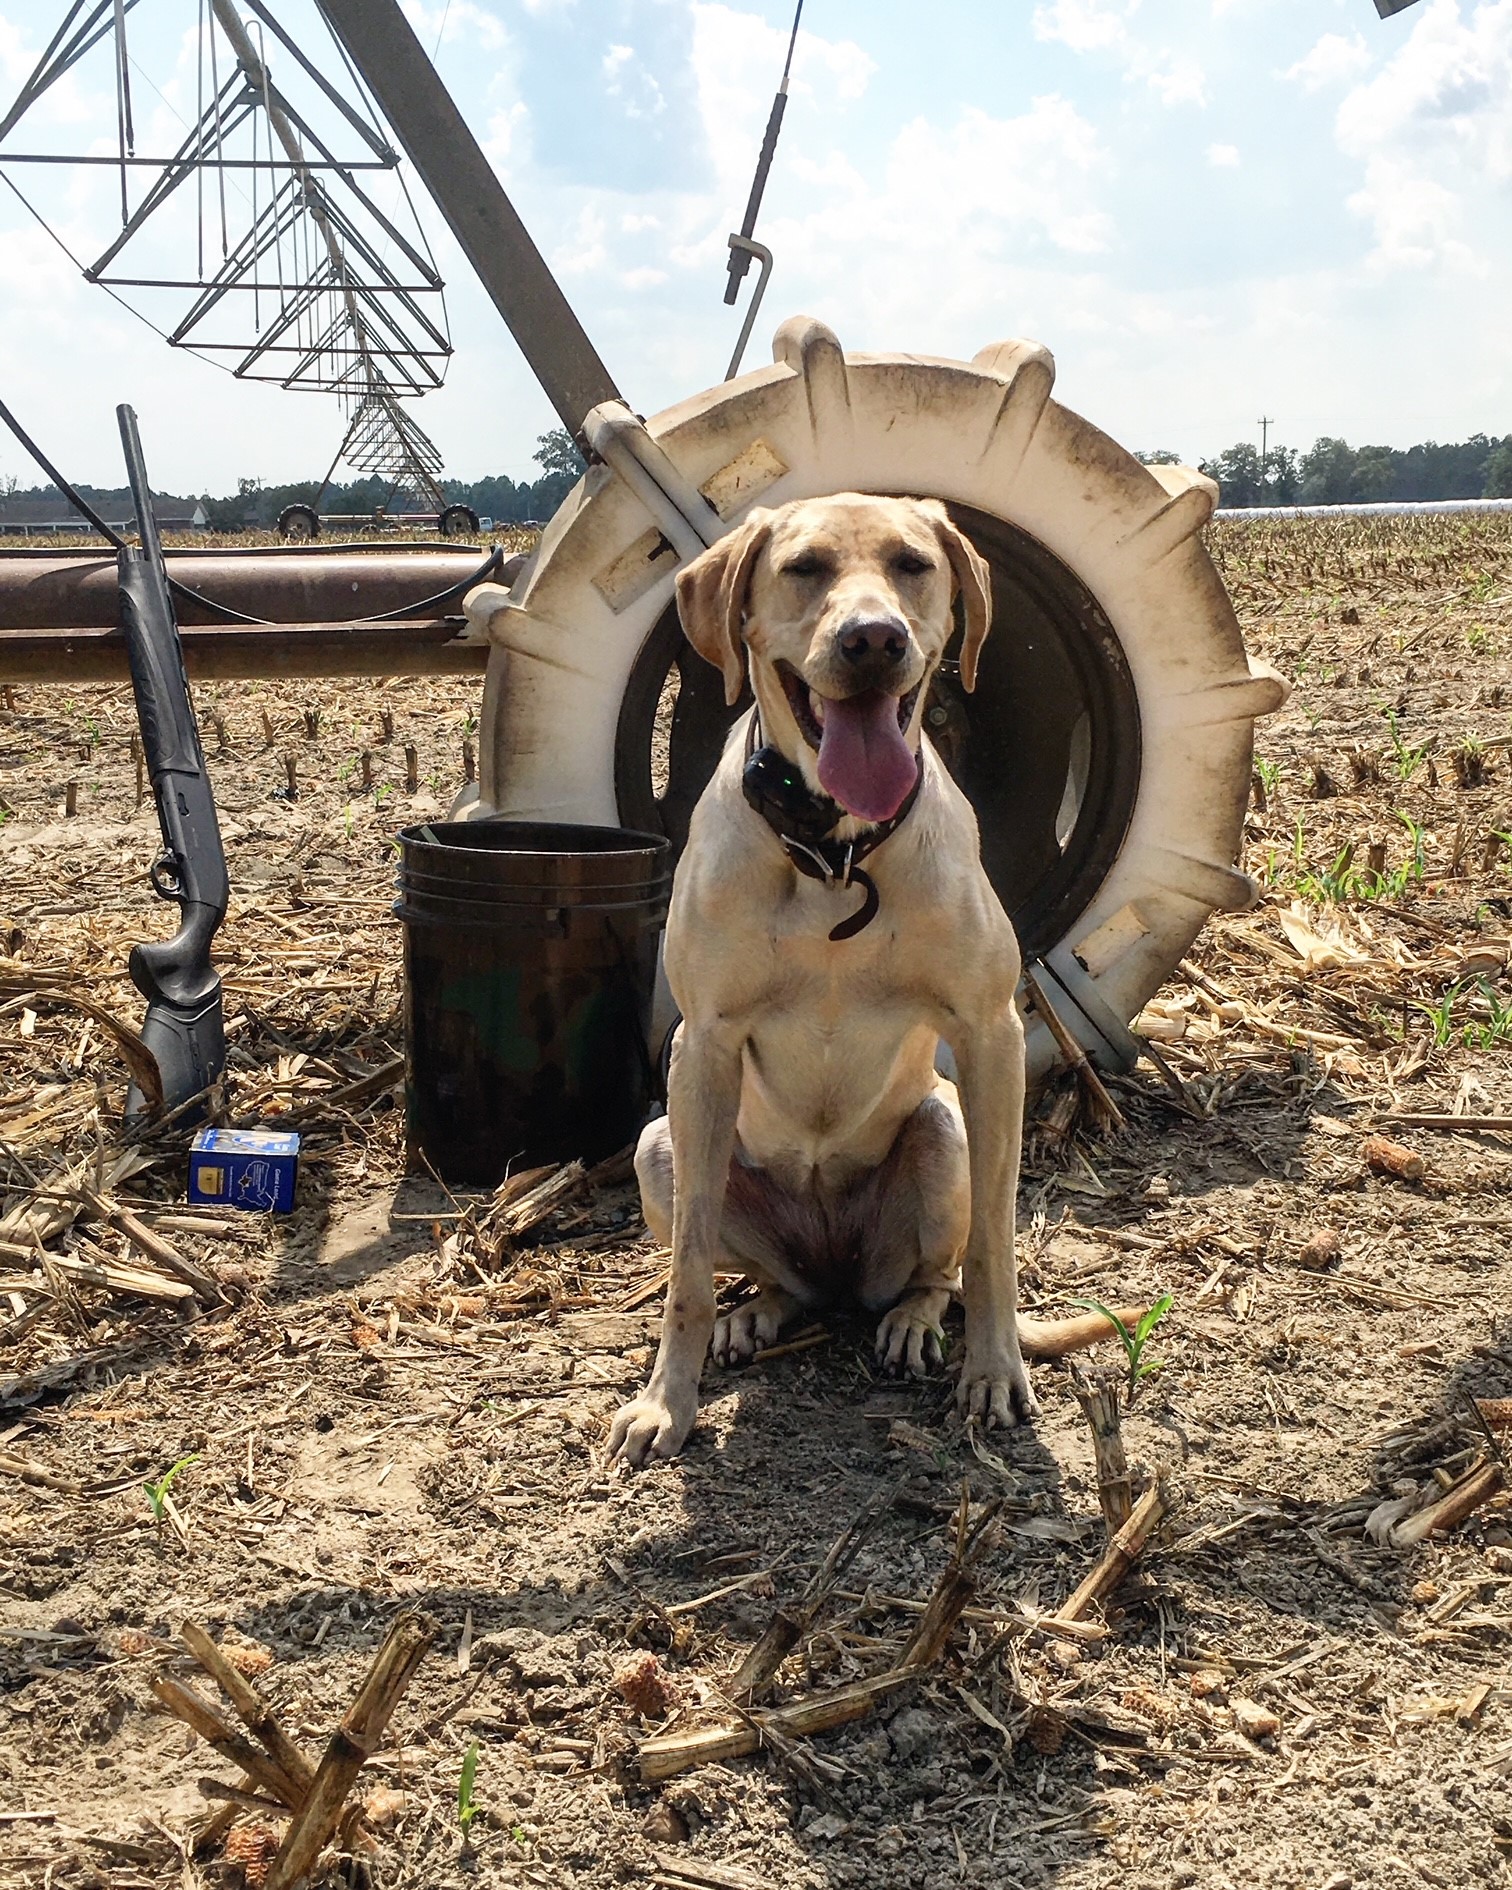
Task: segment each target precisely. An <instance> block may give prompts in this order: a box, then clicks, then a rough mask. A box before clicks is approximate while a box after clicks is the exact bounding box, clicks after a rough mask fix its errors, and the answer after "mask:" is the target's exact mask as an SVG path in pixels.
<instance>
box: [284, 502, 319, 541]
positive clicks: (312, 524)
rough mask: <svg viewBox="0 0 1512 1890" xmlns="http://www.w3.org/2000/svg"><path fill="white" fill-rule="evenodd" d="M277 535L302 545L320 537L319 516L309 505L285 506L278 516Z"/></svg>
mask: <svg viewBox="0 0 1512 1890" xmlns="http://www.w3.org/2000/svg"><path fill="white" fill-rule="evenodd" d="M278 535H279V537H280V538H286V539H289V540H291V541H294V542H297V543H300V544H303V543H304V542H305V541H306V540H307V539H310V538H318V537H319V536H320V514H319V513H318V512H317V511H316V510H315V508H314V507H313V506H310V505H286V506H285V507H284V509H283V510H282V511H281V512H280V513H279V515H278Z"/></svg>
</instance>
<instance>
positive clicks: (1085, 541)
mask: <svg viewBox="0 0 1512 1890" xmlns="http://www.w3.org/2000/svg"><path fill="white" fill-rule="evenodd" d="M774 354H775V363H774V365H773V366H771V367H766V368H759V369H756V370H754V371H753V372H750V373H747V374H744V375H742V376H740V378H739V379H737V380H734V381H731V382H727V383H726V384H724V385H723V386H720V387H717V388H713V389H711V390H710V391H708V392H707V393H703V394H700V395H697V396H696V397H694V398H693V399H691V400H688V401H685V402H683V403H682V404H681V405H679V406H676V407H673V408H671V409H669V410H668V411H667V412H666V413H663V414H660V415H658V416H657V417H656V418H655V419H653V420H651V421H650V422H649V423H648V425H649V429H650V431H651V433H652V434H653V436H654V437H655V439H656V440H657V443H658V444H659V445H660V447H661V448H662V450H663V451H664V452H665V453H666V454H667V455H668V456H669V457H670V458H671V459H672V461H673V462H674V464H675V466H676V467H677V469H678V470H679V471H680V472H681V473H682V475H683V476H684V477H685V478H687V479H688V480H690V481H691V482H692V483H693V484H694V485H696V486H698V487H699V489H700V490H701V491H702V492H703V493H704V495H705V497H706V498H708V500H709V501H710V503H711V504H712V506H713V507H714V509H715V510H716V512H718V513H719V515H720V517H721V519H722V520H723V521H724V522H725V523H726V524H728V525H734V524H735V523H738V521H739V520H740V518H741V517H742V516H743V515H744V514H745V513H746V511H747V510H748V509H749V508H750V507H751V506H753V505H756V504H760V505H764V506H775V505H781V504H784V503H786V502H787V501H788V500H790V499H800V498H809V497H814V496H817V495H822V494H824V493H831V492H846V491H868V492H878V493H903V494H913V495H918V496H931V497H935V498H939V499H942V500H944V501H945V502H946V504H947V505H948V506H949V508H950V510H951V513H952V515H953V517H954V518H955V520H956V522H957V523H958V524H959V525H960V526H961V528H962V529H963V530H964V531H966V532H967V533H968V535H969V536H970V537H971V538H972V539H973V540H974V542H975V543H976V546H977V549H978V550H979V551H980V552H981V553H982V555H983V556H984V557H985V558H986V559H987V561H988V563H989V564H990V566H991V567H992V573H993V594H994V613H993V614H994V623H995V629H994V630H993V633H992V634H991V635H989V637H988V638H987V641H986V643H985V645H984V646H983V650H982V657H981V662H980V666H979V673H978V682H977V688H976V691H975V693H974V694H972V695H967V694H965V692H964V691H962V690H961V689H960V687H959V684H958V683H957V682H956V681H955V680H954V679H953V676H952V672H951V665H950V663H949V662H948V660H947V663H946V664H945V666H944V667H943V669H942V671H941V673H940V675H939V677H938V679H937V681H936V684H935V688H934V692H933V694H932V696H931V699H930V702H929V704H928V706H927V708H926V718H925V728H926V732H927V733H928V734H929V735H930V737H931V739H932V740H933V741H934V743H935V746H936V747H937V749H938V750H939V751H940V753H941V756H942V758H943V759H944V760H945V762H946V764H947V766H949V767H950V768H951V770H952V772H953V773H954V774H955V775H956V777H957V779H959V780H960V781H961V783H962V786H963V787H964V789H965V791H966V792H967V794H968V795H969V797H970V798H971V800H972V803H973V805H974V806H975V808H976V811H977V816H978V821H979V824H980V827H981V831H982V855H983V861H984V864H985V865H986V867H987V871H988V873H989V875H990V877H991V879H992V881H993V884H994V886H995V887H996V889H997V891H998V894H999V896H1000V897H1001V898H1002V900H1003V903H1004V905H1005V907H1006V908H1007V910H1008V913H1009V915H1010V917H1011V918H1012V919H1013V921H1014V923H1015V926H1016V928H1017V930H1018V932H1019V936H1020V941H1021V943H1022V945H1023V947H1024V954H1025V958H1026V960H1027V961H1029V962H1030V963H1031V964H1032V965H1033V967H1034V969H1035V974H1036V977H1037V978H1039V980H1040V983H1041V985H1042V986H1043V988H1044V989H1045V990H1046V992H1047V993H1048V995H1049V999H1050V1002H1051V1003H1052V1005H1053V1006H1054V1008H1055V1010H1056V1011H1057V1013H1058V1014H1059V1015H1060V1017H1061V1019H1062V1021H1063V1022H1064V1023H1065V1024H1066V1026H1067V1027H1068V1028H1069V1029H1070V1031H1071V1032H1072V1033H1073V1035H1075V1037H1076V1038H1077V1039H1078V1041H1079V1042H1080V1043H1081V1044H1082V1045H1083V1046H1084V1048H1085V1049H1086V1050H1087V1051H1088V1053H1089V1054H1090V1055H1091V1056H1092V1057H1093V1058H1094V1059H1095V1060H1096V1061H1098V1062H1099V1063H1101V1064H1102V1065H1103V1066H1104V1067H1108V1068H1115V1069H1116V1068H1127V1067H1129V1066H1130V1065H1131V1064H1132V1062H1133V1060H1134V1058H1135V1057H1136V1056H1137V1054H1138V1050H1139V1046H1138V1044H1137V1042H1136V1041H1135V1039H1134V1038H1133V1037H1132V1036H1131V1034H1130V1032H1129V1030H1128V1027H1127V1026H1128V1023H1129V1020H1130V1019H1131V1018H1133V1017H1134V1016H1136V1014H1137V1013H1138V1012H1139V1010H1140V1009H1141V1008H1142V1007H1143V1005H1144V1004H1145V1002H1146V1001H1147V1000H1148V999H1149V998H1150V997H1151V996H1152V995H1153V994H1154V992H1155V991H1156V990H1158V989H1159V987H1160V985H1161V984H1162V983H1163V982H1164V980H1165V979H1166V977H1167V976H1168V975H1169V974H1170V972H1171V971H1172V970H1173V969H1174V968H1175V966H1176V965H1177V963H1178V962H1179V961H1180V959H1181V958H1182V957H1183V956H1184V955H1185V954H1186V952H1187V950H1188V948H1189V947H1190V945H1191V943H1192V941H1193V939H1194V938H1195V937H1196V935H1197V933H1198V931H1199V930H1200V929H1201V927H1202V925H1203V923H1204V921H1205V920H1206V918H1207V916H1208V914H1209V913H1210V912H1212V911H1214V910H1237V909H1241V908H1243V907H1246V906H1248V905H1250V904H1251V903H1252V902H1253V900H1254V897H1255V888H1254V885H1253V883H1252V882H1251V881H1250V880H1249V879H1248V878H1247V876H1246V875H1245V874H1244V873H1243V872H1241V871H1240V870H1239V868H1238V866H1237V865H1236V862H1237V860H1238V858H1239V854H1240V848H1241V845H1242V835H1243V822H1244V815H1245V810H1246V807H1247V805H1248V799H1249V790H1250V775H1251V760H1252V746H1253V742H1252V732H1253V731H1252V725H1253V722H1254V720H1255V718H1256V717H1257V716H1259V715H1263V714H1266V713H1268V712H1270V711H1271V710H1273V709H1276V708H1278V707H1279V706H1280V704H1281V703H1282V702H1283V701H1284V700H1285V697H1286V685H1285V684H1284V683H1283V682H1282V680H1281V679H1280V677H1279V676H1277V675H1276V674H1275V673H1274V672H1272V671H1270V670H1269V669H1268V668H1266V667H1265V666H1263V665H1252V664H1251V663H1250V662H1249V660H1248V659H1247V657H1246V654H1245V650H1244V644H1243V640H1242V638H1241V636H1240V632H1239V625H1238V621H1237V619H1236V618H1235V615H1234V611H1233V607H1232V605H1231V604H1230V602H1229V598H1228V595H1227V593H1226V592H1225V590H1224V588H1223V585H1222V583H1221V582H1220V580H1219V578H1218V575H1217V572H1216V571H1215V570H1214V568H1213V564H1212V561H1211V559H1210V558H1209V557H1208V554H1207V551H1206V548H1205V547H1204V545H1203V542H1202V528H1203V526H1204V525H1205V524H1206V523H1207V520H1208V518H1209V517H1210V516H1211V514H1212V511H1213V508H1214V505H1215V504H1216V502H1217V496H1218V494H1217V487H1216V486H1215V485H1214V484H1213V482H1212V481H1211V480H1209V479H1207V478H1205V477H1203V476H1202V475H1201V474H1199V473H1196V472H1194V471H1192V470H1191V469H1190V468H1188V467H1184V466H1158V467H1147V466H1144V465H1142V464H1141V463H1140V462H1139V461H1138V460H1136V459H1135V458H1134V457H1133V456H1132V455H1131V454H1129V453H1127V452H1126V451H1125V450H1124V449H1123V448H1122V447H1120V446H1118V445H1117V444H1116V443H1115V442H1114V441H1113V440H1111V439H1109V438H1108V437H1107V435H1106V434H1103V433H1101V432H1099V431H1098V430H1097V429H1096V428H1095V427H1093V426H1092V425H1091V424H1090V423H1089V422H1087V421H1086V420H1083V419H1081V418H1080V417H1079V416H1078V415H1077V414H1074V413H1072V412H1071V411H1069V409H1067V408H1064V407H1062V406H1060V405H1059V404H1058V403H1057V402H1055V401H1053V400H1051V398H1050V390H1051V387H1052V385H1053V382H1054V372H1055V370H1054V363H1053V361H1052V359H1051V357H1050V355H1049V354H1048V352H1047V351H1046V350H1045V349H1044V348H1042V347H1040V346H1039V345H1038V344H1037V343H1034V342H1029V341H1009V342H1002V343H998V344H996V345H995V346H992V347H989V348H986V349H984V350H983V351H982V352H981V353H980V354H979V355H977V357H976V358H975V360H974V361H972V362H970V363H966V362H960V361H951V360H940V359H934V358H929V357H923V356H917V355H853V356H847V355H845V354H844V353H843V352H842V350H841V348H840V344H839V342H838V341H837V340H836V339H835V337H834V335H833V334H832V333H831V332H830V331H829V330H828V329H827V328H825V327H824V326H823V325H822V324H821V323H819V322H815V321H810V320H806V319H803V318H798V319H795V320H793V321H790V322H787V323H785V324H784V325H783V327H782V328H781V329H779V331H778V333H777V337H776V343H775V348H774ZM607 470H608V469H607V468H595V469H594V470H593V471H592V472H591V473H590V474H589V475H588V476H587V477H586V478H585V479H584V480H583V481H581V482H580V483H579V485H578V486H577V487H576V488H575V489H574V490H573V491H572V492H571V493H569V495H568V496H567V498H566V499H565V500H564V502H563V504H562V506H561V508H560V509H559V510H558V512H557V514H556V516H555V517H554V518H553V519H552V521H551V522H550V524H549V525H548V526H547V528H546V531H545V534H544V536H543V538H542V540H541V544H540V546H539V549H538V551H537V552H536V554H535V556H534V557H533V558H532V559H531V561H530V562H529V564H527V565H526V567H525V568H524V570H523V571H522V572H521V573H520V575H519V577H518V578H517V579H516V580H515V583H514V585H513V587H512V588H511V589H510V590H508V591H506V590H505V589H504V588H503V587H502V586H500V585H497V584H485V585H481V586H480V587H479V588H478V589H477V590H476V591H474V592H473V593H472V594H471V595H470V596H469V598H468V600H467V611H468V618H469V622H470V625H471V627H472V634H473V635H475V636H482V637H487V638H488V639H489V641H490V643H491V646H492V647H491V649H490V652H489V662H488V673H487V680H486V683H485V689H484V702H483V714H482V728H481V731H480V742H479V763H480V770H479V780H478V782H477V784H476V785H475V787H474V788H473V789H471V790H469V793H468V797H467V801H466V804H465V805H459V806H458V808H457V810H456V814H455V817H456V818H467V819H472V818H478V817H483V816H488V815H494V814H499V815H504V816H506V817H509V818H514V819H521V820H557V821H581V822H587V823H596V824H611V825H623V826H627V827H635V828H641V829H646V828H651V829H654V830H659V831H662V832H665V833H667V834H668V835H669V836H670V837H671V838H672V839H673V841H674V844H677V845H680V844H681V842H682V840H683V838H684V837H685V836H686V832H687V821H688V816H689V814H690V812H691V810H692V806H693V803H694V802H695V801H696V799H697V798H698V795H699V793H700V792H701V791H702V789H703V786H704V783H705V782H706V781H707V779H708V777H709V775H710V773H711V772H712V770H713V767H714V764H715V762H716V761H717V759H718V756H719V752H720V748H721V745H722V742H723V739H724V736H725V733H726V732H727V730H728V728H729V725H730V722H731V720H732V719H733V717H734V716H735V715H737V714H739V713H740V712H741V710H740V708H737V709H735V710H727V709H726V708H725V705H724V695H723V687H722V683H721V679H720V677H719V675H718V673H717V672H716V671H715V670H714V669H713V668H712V667H711V666H710V665H708V664H706V663H704V662H703V661H702V659H700V658H699V657H698V656H697V655H696V654H695V653H694V652H693V650H692V649H691V647H690V646H689V645H688V644H687V643H686V641H685V639H684V638H683V636H682V634H681V631H680V629H679V627H678V622H677V612H676V606H675V603H674V602H673V598H672V580H673V575H674V573H675V571H676V569H677V565H678V559H677V555H676V553H675V552H674V551H673V550H672V548H671V547H670V546H669V545H668V544H667V541H666V539H665V538H664V537H663V536H662V534H661V532H660V530H659V529H658V527H657V525H656V523H655V522H654V521H653V520H652V519H651V518H650V516H649V515H648V513H647V512H646V510H645V509H644V508H643V506H642V504H641V502H640V501H639V500H638V499H637V498H636V496H635V495H634V493H632V492H631V490H630V489H629V487H628V486H627V485H626V484H625V483H623V482H622V481H621V480H620V479H619V478H617V477H613V476H606V474H607ZM948 655H949V653H948V652H947V657H948ZM654 750H655V751H656V752H657V753H658V754H660V755H661V756H662V760H661V761H660V763H659V764H657V765H654V764H653V751H654ZM1028 1055H1029V1064H1030V1070H1031V1074H1033V1075H1035V1076H1039V1075H1042V1074H1043V1073H1044V1072H1045V1071H1046V1070H1048V1069H1049V1068H1050V1067H1051V1066H1052V1065H1053V1064H1054V1063H1055V1062H1056V1061H1057V1060H1058V1057H1059V1052H1058V1050H1057V1048H1056V1046H1055V1043H1054V1040H1053V1038H1052V1037H1051V1035H1050V1032H1049V1030H1048V1028H1047V1027H1046V1025H1045V1024H1044V1022H1043V1020H1042V1019H1040V1018H1039V1017H1036V1016H1031V1017H1030V1019H1029V1044H1028Z"/></svg>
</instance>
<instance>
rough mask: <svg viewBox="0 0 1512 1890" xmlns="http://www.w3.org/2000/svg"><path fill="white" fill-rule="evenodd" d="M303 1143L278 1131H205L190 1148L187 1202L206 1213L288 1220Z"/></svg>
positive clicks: (290, 1135) (288, 1134) (294, 1136)
mask: <svg viewBox="0 0 1512 1890" xmlns="http://www.w3.org/2000/svg"><path fill="white" fill-rule="evenodd" d="M298 1168H299V1137H298V1136H297V1135H295V1134H293V1133H292V1131H279V1130H275V1129H201V1130H200V1132H199V1134H198V1135H196V1136H195V1138H194V1140H193V1142H192V1143H191V1144H190V1145H189V1199H190V1200H191V1201H194V1202H198V1203H199V1204H200V1205H202V1206H204V1207H234V1208H245V1209H247V1210H249V1211H250V1212H252V1213H261V1214H266V1213H268V1212H269V1211H270V1210H271V1212H273V1213H275V1214H287V1213H288V1212H289V1211H290V1209H291V1208H292V1207H293V1206H294V1178H295V1174H296V1172H297V1171H298Z"/></svg>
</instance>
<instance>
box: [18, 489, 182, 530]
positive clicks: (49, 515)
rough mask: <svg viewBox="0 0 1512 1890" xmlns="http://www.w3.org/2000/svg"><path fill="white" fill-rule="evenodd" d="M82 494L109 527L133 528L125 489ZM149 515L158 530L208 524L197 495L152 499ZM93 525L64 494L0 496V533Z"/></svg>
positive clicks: (88, 528) (134, 516)
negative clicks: (52, 495) (74, 507)
mask: <svg viewBox="0 0 1512 1890" xmlns="http://www.w3.org/2000/svg"><path fill="white" fill-rule="evenodd" d="M84 497H85V498H86V499H88V501H89V503H90V504H91V505H92V506H93V507H94V509H95V510H96V511H97V512H98V513H99V515H100V517H101V518H102V519H104V521H105V523H106V524H107V525H109V526H110V527H111V528H112V530H114V531H118V532H120V533H122V534H123V535H124V534H125V533H127V532H133V531H135V530H136V511H135V508H134V507H133V505H132V503H131V494H130V493H129V492H128V493H126V494H124V495H123V496H121V497H117V496H115V495H114V494H110V493H107V494H105V495H104V497H101V496H100V495H99V494H97V493H90V492H86V493H85V494H84ZM152 515H153V517H154V518H155V519H156V520H157V527H158V530H159V531H160V532H198V531H203V530H204V528H205V527H206V525H208V524H209V522H210V520H209V515H208V513H207V512H206V511H205V508H204V505H203V504H202V503H201V501H200V500H198V499H175V498H171V497H168V496H166V495H165V496H164V497H162V498H157V499H154V500H153V502H152ZM93 529H94V527H93V526H92V525H91V524H90V523H89V522H88V520H87V519H84V518H81V517H80V516H79V514H78V513H77V512H76V511H75V510H74V509H73V507H72V506H71V505H70V504H69V503H68V501H67V499H64V498H61V497H60V498H51V497H45V496H44V497H43V498H40V499H37V498H24V499H23V498H14V499H0V533H9V534H10V535H11V536H13V537H15V536H20V535H23V534H24V535H26V536H32V535H34V534H35V535H37V536H41V535H43V534H45V533H49V532H59V533H63V532H66V533H70V534H72V533H75V532H90V531H93Z"/></svg>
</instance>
